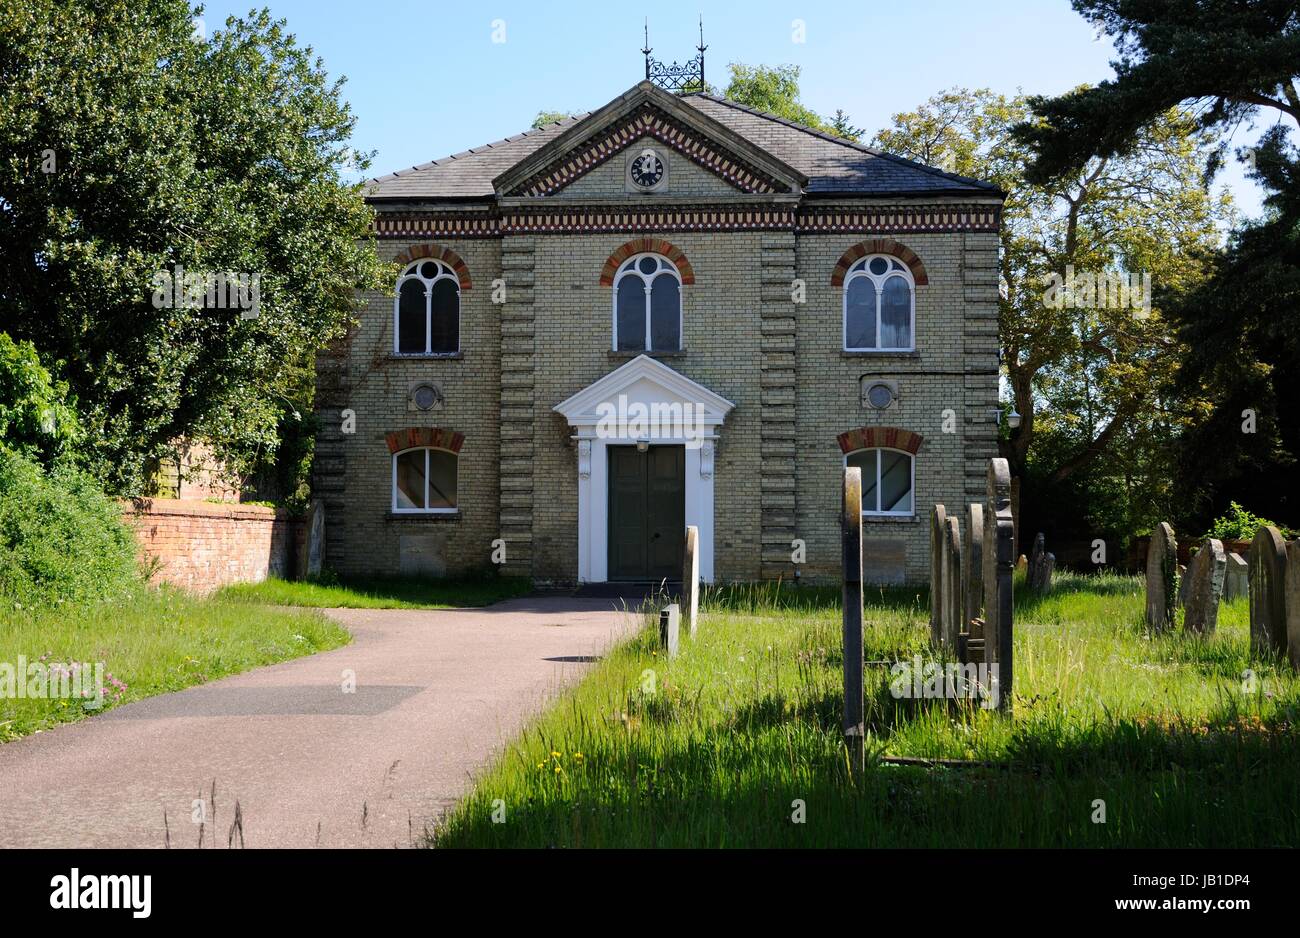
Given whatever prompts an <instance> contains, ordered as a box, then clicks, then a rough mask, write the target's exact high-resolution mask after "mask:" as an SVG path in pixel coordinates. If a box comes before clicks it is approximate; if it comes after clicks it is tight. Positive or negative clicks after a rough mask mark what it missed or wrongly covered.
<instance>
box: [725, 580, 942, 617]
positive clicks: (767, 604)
mask: <svg viewBox="0 0 1300 938" xmlns="http://www.w3.org/2000/svg"><path fill="white" fill-rule="evenodd" d="M929 595H930V592H929V589H928V588H927V587H925V586H867V587H864V588H863V602H864V604H865V605H867V606H874V607H879V608H883V609H888V610H895V611H899V612H911V611H917V610H920V611H924V610H927V609H929V603H930V598H929ZM841 596H842V589H841V587H839V586H834V585H829V586H822V585H808V586H805V585H802V584H798V585H795V584H791V583H787V582H783V581H780V580H768V581H763V582H758V583H731V584H726V585H723V586H706V587H705V588H704V589H703V591H702V592H701V596H700V606H701V608H703V609H707V610H708V611H710V612H738V613H748V614H751V615H761V614H763V613H774V612H786V611H794V612H819V611H824V610H838V609H839V608H840V599H841Z"/></svg>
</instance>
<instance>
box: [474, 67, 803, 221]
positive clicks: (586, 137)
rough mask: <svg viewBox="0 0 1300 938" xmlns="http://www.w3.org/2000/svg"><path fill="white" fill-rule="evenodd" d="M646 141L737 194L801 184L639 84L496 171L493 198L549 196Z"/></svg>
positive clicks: (791, 189) (749, 145)
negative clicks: (689, 164) (658, 144)
mask: <svg viewBox="0 0 1300 938" xmlns="http://www.w3.org/2000/svg"><path fill="white" fill-rule="evenodd" d="M647 138H650V139H653V140H656V141H658V142H659V143H660V144H662V145H663V146H664V147H666V148H668V149H670V150H672V151H673V152H675V153H677V154H678V155H679V156H680V157H681V158H683V159H686V160H689V161H690V162H692V163H694V164H696V165H697V166H700V167H702V168H703V169H705V170H708V171H709V172H711V173H713V174H714V175H716V176H717V177H719V178H720V179H723V180H725V181H726V182H727V183H729V184H730V185H731V186H732V187H733V188H734V189H735V190H736V191H737V192H738V193H743V194H750V195H797V194H799V193H800V192H801V191H802V189H803V187H804V186H805V185H806V184H807V182H808V180H807V178H806V177H804V176H803V175H802V174H801V173H799V172H798V171H797V170H795V169H793V168H792V167H790V166H789V165H788V164H786V163H784V162H782V161H781V160H779V159H777V158H776V157H775V156H773V155H772V154H771V153H768V152H767V151H766V150H764V149H762V148H761V147H758V146H756V145H755V144H754V143H753V142H751V141H749V140H746V139H745V138H744V137H741V136H740V135H738V134H737V133H735V132H734V131H732V130H731V129H730V128H728V127H726V126H725V125H723V124H722V123H720V122H718V121H716V120H714V119H713V118H711V117H709V116H708V115H706V114H704V113H702V112H701V111H700V110H699V109H697V108H693V107H690V106H688V105H686V104H683V103H682V101H681V100H680V99H679V98H678V97H677V96H676V95H673V94H669V93H668V92H666V91H663V90H662V89H660V88H656V87H655V86H654V85H652V84H651V83H650V82H641V83H640V84H638V85H636V86H635V87H634V88H632V89H631V90H630V91H628V92H627V93H626V94H624V95H621V96H620V97H618V98H615V99H614V100H613V101H611V102H610V103H609V104H607V105H606V106H605V107H603V108H601V109H600V110H598V111H593V112H592V113H591V114H589V115H587V116H586V117H585V118H583V119H582V120H580V121H578V122H577V123H575V124H574V125H573V126H572V127H570V128H569V129H568V130H566V131H565V132H564V133H562V134H560V135H559V136H558V137H556V138H555V139H554V140H552V141H551V142H550V143H548V144H546V145H545V146H543V147H542V148H541V149H539V150H537V151H536V152H534V153H532V154H531V155H529V156H528V157H526V158H525V159H523V160H521V161H520V162H518V163H516V164H515V165H514V166H512V167H511V168H510V169H508V170H506V171H505V172H503V173H501V174H500V175H499V176H497V177H496V178H495V179H493V181H492V185H493V188H494V189H495V190H496V194H497V196H498V197H500V198H545V197H547V196H552V195H555V194H556V193H558V192H560V191H561V190H562V189H564V188H565V187H567V186H569V185H571V184H572V183H573V182H575V181H577V180H578V179H581V178H582V177H583V176H585V175H587V173H589V172H591V171H592V170H593V169H595V168H596V167H598V166H601V165H602V164H604V163H605V162H606V161H608V160H609V159H611V158H612V157H614V156H616V155H617V154H619V153H621V152H623V151H624V150H627V149H628V148H629V147H632V146H635V145H636V144H637V143H638V142H641V143H644V142H645V141H646V139H647Z"/></svg>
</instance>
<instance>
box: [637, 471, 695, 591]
mask: <svg viewBox="0 0 1300 938" xmlns="http://www.w3.org/2000/svg"><path fill="white" fill-rule="evenodd" d="M646 456H647V457H648V459H647V462H648V465H647V468H646V472H647V476H648V479H647V497H646V500H647V505H648V508H647V511H646V514H647V516H648V518H649V523H648V525H647V527H648V529H649V537H650V540H649V545H648V554H649V565H648V568H647V570H646V573H647V575H648V576H649V578H650V579H652V580H662V579H669V580H678V579H681V575H682V551H683V549H684V547H685V545H684V543H683V542H684V539H685V537H686V491H685V489H686V485H685V480H686V473H685V469H686V450H685V448H684V447H681V446H652V447H650V451H649V452H648V453H647V454H646Z"/></svg>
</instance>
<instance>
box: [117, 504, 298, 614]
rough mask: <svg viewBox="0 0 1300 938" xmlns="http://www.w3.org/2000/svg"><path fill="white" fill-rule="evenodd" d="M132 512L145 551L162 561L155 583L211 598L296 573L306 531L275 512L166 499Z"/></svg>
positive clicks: (129, 518)
mask: <svg viewBox="0 0 1300 938" xmlns="http://www.w3.org/2000/svg"><path fill="white" fill-rule="evenodd" d="M126 508H127V510H126V512H125V517H126V520H127V521H128V522H129V523H131V524H132V525H133V526H134V527H135V530H136V537H137V539H138V540H139V542H140V547H141V548H142V549H143V551H144V552H145V553H146V554H148V555H149V556H150V557H153V558H155V559H156V560H157V562H158V568H157V572H156V573H155V574H154V578H153V579H154V582H164V583H170V584H172V585H174V586H179V587H182V588H184V589H187V590H192V591H194V592H196V593H208V592H211V591H212V590H215V589H217V588H218V587H221V586H225V585H227V584H229V583H256V582H260V581H261V580H265V579H266V578H267V577H268V576H271V575H274V576H278V577H284V578H286V579H287V578H289V577H291V576H292V575H293V573H294V570H295V566H296V564H295V559H296V556H297V553H298V550H299V549H300V545H301V541H302V537H301V534H302V533H303V532H301V531H300V530H299V529H300V528H301V527H302V526H301V525H299V524H297V523H296V522H295V521H293V520H292V519H290V518H289V517H287V516H286V515H285V514H284V513H283V512H277V511H276V510H275V509H273V508H267V507H265V506H262V505H231V504H215V503H212V502H194V501H177V500H174V499H164V498H153V499H141V500H139V501H137V502H129V503H127V505H126Z"/></svg>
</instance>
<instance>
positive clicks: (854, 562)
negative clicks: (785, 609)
mask: <svg viewBox="0 0 1300 938" xmlns="http://www.w3.org/2000/svg"><path fill="white" fill-rule="evenodd" d="M840 542H841V547H842V549H843V550H842V564H843V577H844V590H843V594H842V596H841V602H842V606H843V611H844V724H843V728H844V743H845V745H846V746H847V747H848V751H849V759H850V763H851V764H852V766H853V768H854V769H855V770H857V769H860V768H861V767H862V764H863V758H864V750H863V745H862V744H863V737H864V736H865V735H866V726H865V725H864V723H863V716H862V713H863V687H862V669H863V662H862V470H861V469H859V468H858V467H857V466H849V467H846V468H845V469H844V493H843V500H842V504H841V510H840Z"/></svg>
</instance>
